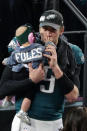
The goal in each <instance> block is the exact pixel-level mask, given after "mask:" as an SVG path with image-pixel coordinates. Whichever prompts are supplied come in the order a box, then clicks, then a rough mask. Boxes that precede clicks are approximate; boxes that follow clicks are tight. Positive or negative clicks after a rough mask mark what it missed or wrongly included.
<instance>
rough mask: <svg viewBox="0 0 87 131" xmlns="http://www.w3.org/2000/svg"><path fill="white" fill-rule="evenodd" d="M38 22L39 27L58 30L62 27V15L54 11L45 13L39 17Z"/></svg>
mask: <svg viewBox="0 0 87 131" xmlns="http://www.w3.org/2000/svg"><path fill="white" fill-rule="evenodd" d="M39 22H40V24H39V27H43V26H51V27H52V28H54V29H58V28H60V26H63V25H64V21H63V16H62V14H61V13H60V12H58V11H56V10H48V11H45V12H44V13H43V14H42V15H41V17H40V20H39Z"/></svg>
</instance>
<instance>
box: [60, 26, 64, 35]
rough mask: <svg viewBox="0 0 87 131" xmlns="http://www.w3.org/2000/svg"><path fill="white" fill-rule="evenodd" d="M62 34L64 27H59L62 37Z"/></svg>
mask: <svg viewBox="0 0 87 131" xmlns="http://www.w3.org/2000/svg"><path fill="white" fill-rule="evenodd" d="M63 32H64V26H62V27H60V35H62V34H63Z"/></svg>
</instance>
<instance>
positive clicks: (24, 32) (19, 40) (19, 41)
mask: <svg viewBox="0 0 87 131" xmlns="http://www.w3.org/2000/svg"><path fill="white" fill-rule="evenodd" d="M31 32H34V30H33V28H32V26H31V25H28V24H25V25H22V26H20V27H18V28H17V29H16V32H15V37H13V39H12V40H11V42H10V43H9V44H8V52H10V53H11V52H12V51H14V50H15V49H16V48H17V47H19V46H21V45H29V41H28V35H29V34H30V33H31Z"/></svg>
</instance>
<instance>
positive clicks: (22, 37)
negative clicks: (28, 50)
mask: <svg viewBox="0 0 87 131" xmlns="http://www.w3.org/2000/svg"><path fill="white" fill-rule="evenodd" d="M32 31H33V30H32V27H30V26H29V27H27V29H26V30H25V31H24V33H23V34H21V35H20V36H16V38H17V40H18V42H19V44H20V45H22V44H24V43H26V42H28V35H29V33H31V32H32Z"/></svg>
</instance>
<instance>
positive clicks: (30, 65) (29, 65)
mask: <svg viewBox="0 0 87 131" xmlns="http://www.w3.org/2000/svg"><path fill="white" fill-rule="evenodd" d="M28 67H29V71H32V70H33V68H32V63H29V64H28Z"/></svg>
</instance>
